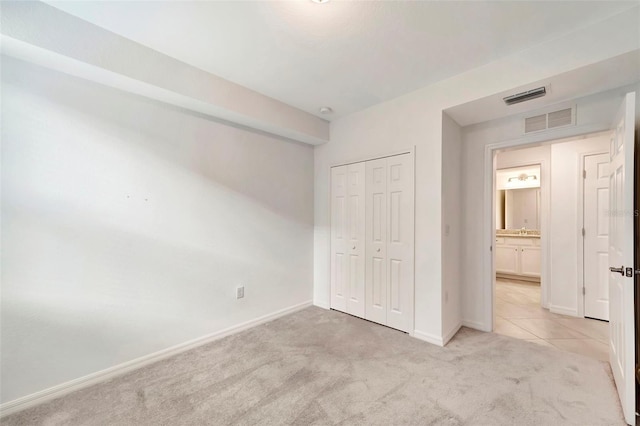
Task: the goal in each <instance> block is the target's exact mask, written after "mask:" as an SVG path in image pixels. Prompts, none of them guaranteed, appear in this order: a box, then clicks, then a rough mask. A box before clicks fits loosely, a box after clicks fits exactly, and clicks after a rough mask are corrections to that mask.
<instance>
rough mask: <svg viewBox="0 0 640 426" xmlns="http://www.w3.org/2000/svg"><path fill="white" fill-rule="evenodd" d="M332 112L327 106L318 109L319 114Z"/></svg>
mask: <svg viewBox="0 0 640 426" xmlns="http://www.w3.org/2000/svg"><path fill="white" fill-rule="evenodd" d="M325 1H329V0H325ZM332 112H333V110H332V109H331V108H329V107H328V106H323V107H320V114H331V113H332Z"/></svg>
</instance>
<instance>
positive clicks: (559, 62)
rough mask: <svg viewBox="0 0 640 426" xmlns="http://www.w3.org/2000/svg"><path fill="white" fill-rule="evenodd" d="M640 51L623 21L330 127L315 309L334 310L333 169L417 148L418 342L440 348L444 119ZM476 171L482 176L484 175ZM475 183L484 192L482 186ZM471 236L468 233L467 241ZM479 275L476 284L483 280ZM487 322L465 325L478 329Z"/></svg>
mask: <svg viewBox="0 0 640 426" xmlns="http://www.w3.org/2000/svg"><path fill="white" fill-rule="evenodd" d="M639 47H640V40H638V39H637V16H635V15H633V14H628V13H627V14H620V15H617V16H615V17H612V18H611V19H607V20H605V21H602V22H599V23H598V24H596V25H593V26H590V27H587V28H582V29H581V30H579V31H577V32H575V33H571V34H567V35H566V36H565V37H563V38H560V39H556V40H551V41H549V42H547V43H543V44H540V45H537V46H534V47H532V48H530V49H527V50H524V51H522V52H519V53H518V54H516V55H513V56H510V57H508V58H504V59H500V60H497V61H495V62H492V63H489V64H487V65H485V66H482V67H479V68H475V69H473V70H471V71H468V72H465V73H462V74H460V75H457V76H455V77H452V78H449V79H447V80H443V81H441V82H438V83H436V84H433V85H430V86H428V87H425V88H423V89H420V90H417V91H415V92H411V93H409V94H407V95H404V96H401V97H399V98H396V99H393V100H390V101H387V102H383V103H380V104H378V105H376V106H373V107H371V108H368V109H366V110H364V111H361V112H358V113H355V114H351V115H349V116H346V117H343V118H340V119H338V120H335V121H332V122H331V142H329V143H327V144H325V145H321V146H317V147H316V148H315V194H314V195H315V203H314V204H315V221H314V224H315V231H314V241H315V242H314V245H315V252H314V259H315V261H314V303H315V304H317V305H318V306H323V307H328V306H329V295H330V285H329V283H330V280H329V270H330V263H329V242H330V238H329V235H330V233H329V206H328V201H329V167H330V166H331V165H332V164H339V163H345V162H349V161H353V160H358V159H363V158H367V157H375V156H377V155H385V154H389V153H391V152H395V151H398V150H400V149H404V148H407V147H410V146H415V147H416V150H415V162H416V169H415V170H416V173H415V179H416V186H415V191H416V199H415V202H416V205H415V211H416V221H415V265H416V266H415V328H416V330H415V335H416V337H419V338H422V339H425V340H428V341H431V342H434V343H441V342H442V337H443V336H442V329H443V327H442V305H441V301H442V236H441V233H442V224H443V223H442V112H443V111H444V110H446V109H448V108H451V107H453V106H455V105H459V104H463V103H467V102H469V101H472V100H475V99H479V98H483V97H486V96H489V95H492V94H495V93H499V92H502V91H505V90H508V89H511V88H514V87H519V86H522V85H524V84H528V83H530V82H533V81H539V80H542V79H545V78H549V77H551V76H554V75H557V74H560V73H562V72H566V71H569V70H572V69H576V68H579V67H582V66H585V65H587V64H591V63H595V62H598V61H602V60H605V59H607V58H611V57H614V56H617V55H620V54H623V53H626V52H630V51H633V50H637V49H638V48H639ZM569 52H570V54H568V53H569ZM465 155H466V154H465ZM482 156H483V155H482V154H481V155H480V157H479V158H480V159H482ZM461 166H463V167H464V165H461ZM480 168H481V167H480ZM478 172H479V175H478V176H482V173H483V172H482V170H478ZM477 182H478V183H479V184H480V185H482V184H481V179H478V180H477ZM475 188H476V191H478V190H477V187H475ZM479 192H480V193H482V187H480V190H479ZM467 231H468V229H467V228H465V234H466V232H467ZM480 242H481V241H480ZM476 248H477V247H476ZM462 265H464V269H466V268H467V267H468V265H467V264H465V263H462ZM475 272H476V276H477V277H480V276H482V274H481V273H477V272H478V271H475ZM465 292H466V290H465V289H463V293H465ZM464 297H465V298H471V299H472V300H475V304H477V305H479V306H482V305H483V304H484V301H485V300H486V297H487V295H486V294H483V293H481V292H477V291H474V292H473V293H472V294H469V295H467V294H465V295H464ZM474 318H475V317H469V320H473V319H474ZM483 320H484V319H482V320H481V321H480V322H479V323H477V324H473V323H468V325H472V326H478V324H480V326H481V325H482V322H483Z"/></svg>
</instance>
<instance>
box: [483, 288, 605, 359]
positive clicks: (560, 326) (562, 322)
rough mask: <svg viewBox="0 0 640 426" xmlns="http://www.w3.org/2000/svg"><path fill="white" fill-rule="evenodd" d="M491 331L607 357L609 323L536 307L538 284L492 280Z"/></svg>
mask: <svg viewBox="0 0 640 426" xmlns="http://www.w3.org/2000/svg"><path fill="white" fill-rule="evenodd" d="M495 309H496V312H495V314H496V323H495V327H494V330H493V331H494V332H495V333H498V334H503V335H505V336H510V337H514V338H516V339H522V340H527V341H530V342H534V343H538V344H540V345H545V346H551V347H555V348H558V349H560V350H563V351H568V352H574V353H578V354H581V355H584V356H588V357H591V358H595V359H599V360H601V361H607V360H608V359H609V346H608V343H607V342H608V338H609V323H608V322H604V321H598V320H592V319H587V318H575V317H568V316H564V315H558V314H553V313H551V312H549V311H548V310H547V309H544V308H542V307H540V285H539V284H537V283H527V282H524V281H511V280H504V279H498V280H496V308H495Z"/></svg>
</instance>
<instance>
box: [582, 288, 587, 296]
mask: <svg viewBox="0 0 640 426" xmlns="http://www.w3.org/2000/svg"><path fill="white" fill-rule="evenodd" d="M585 294H587V292H586V290H585V288H584V287H582V295H583V296H584V295H585Z"/></svg>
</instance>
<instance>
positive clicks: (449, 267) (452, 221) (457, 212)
mask: <svg viewBox="0 0 640 426" xmlns="http://www.w3.org/2000/svg"><path fill="white" fill-rule="evenodd" d="M461 162H462V134H461V131H460V126H458V124H457V123H456V122H455V121H453V119H451V118H450V117H449V116H448V115H447V114H444V113H443V114H442V225H443V226H442V229H441V232H442V235H441V238H442V336H443V339H444V340H445V341H444V342H443V343H446V340H448V339H449V338H451V337H452V336H453V333H455V331H457V329H458V328H459V327H460V325H461V324H462V310H461V306H460V303H461V295H460V288H461V285H462V277H461V275H462V274H461V268H460V250H461V246H460V245H461V240H462V229H461V222H462V169H461V168H460V163H461Z"/></svg>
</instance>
